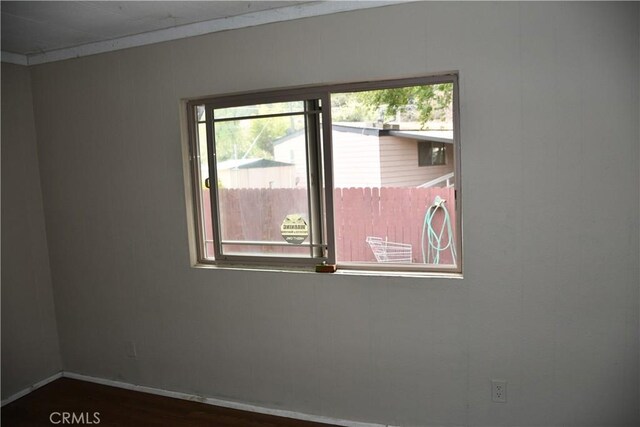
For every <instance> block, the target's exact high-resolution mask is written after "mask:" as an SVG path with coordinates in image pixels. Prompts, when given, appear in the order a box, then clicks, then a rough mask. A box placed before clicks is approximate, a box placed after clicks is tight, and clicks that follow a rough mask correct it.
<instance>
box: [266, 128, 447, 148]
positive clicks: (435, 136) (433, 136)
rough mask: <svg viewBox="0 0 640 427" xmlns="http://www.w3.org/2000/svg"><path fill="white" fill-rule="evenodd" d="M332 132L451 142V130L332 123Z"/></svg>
mask: <svg viewBox="0 0 640 427" xmlns="http://www.w3.org/2000/svg"><path fill="white" fill-rule="evenodd" d="M332 128H333V130H334V132H349V133H357V134H360V135H366V136H377V137H380V136H396V137H398V138H408V139H417V140H419V141H433V142H444V143H447V144H453V131H452V130H399V129H382V128H377V127H372V126H367V125H366V124H365V123H334V124H333V125H332ZM303 133H304V130H299V131H296V132H293V133H291V134H289V135H286V136H283V137H282V138H280V139H277V140H275V141H273V145H274V146H276V145H280V144H282V143H283V142H286V141H288V140H290V139H293V138H296V137H298V136H300V135H302V134H303Z"/></svg>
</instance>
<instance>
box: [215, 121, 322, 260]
mask: <svg viewBox="0 0 640 427" xmlns="http://www.w3.org/2000/svg"><path fill="white" fill-rule="evenodd" d="M217 112H218V110H216V111H215V115H216V117H217ZM214 130H215V133H214V134H215V146H216V154H217V155H216V157H217V166H216V172H217V175H218V180H217V183H216V185H217V190H218V206H219V217H220V231H219V232H220V238H221V240H222V252H223V254H225V255H234V254H241V255H255V256H287V257H306V258H309V257H311V247H310V244H311V243H312V242H311V238H310V235H311V226H312V224H311V223H310V215H309V196H308V183H307V153H306V140H307V132H306V128H305V120H304V116H283V117H270V118H256V119H243V120H232V121H224V122H219V123H215V124H214Z"/></svg>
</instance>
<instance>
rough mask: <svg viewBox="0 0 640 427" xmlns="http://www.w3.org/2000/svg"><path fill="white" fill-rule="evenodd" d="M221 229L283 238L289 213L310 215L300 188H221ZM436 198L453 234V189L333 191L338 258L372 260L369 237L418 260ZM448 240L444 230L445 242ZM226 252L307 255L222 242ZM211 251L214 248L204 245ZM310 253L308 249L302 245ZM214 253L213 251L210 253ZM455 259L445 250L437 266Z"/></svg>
mask: <svg viewBox="0 0 640 427" xmlns="http://www.w3.org/2000/svg"><path fill="white" fill-rule="evenodd" d="M219 194H220V211H221V228H222V238H223V240H242V241H246V240H249V241H282V242H284V240H283V239H282V236H281V235H280V225H281V224H282V221H283V220H284V218H285V216H287V215H288V214H302V216H303V217H305V218H308V214H307V213H308V207H307V195H306V190H304V189H288V188H287V189H220V193H219ZM203 196H204V204H205V224H206V229H207V239H208V240H211V238H212V235H213V234H212V231H211V230H212V229H211V221H210V219H209V218H210V217H211V216H210V215H209V212H210V204H209V192H208V190H204V192H203ZM436 196H440V197H441V198H443V199H444V200H446V203H445V206H446V208H447V210H448V211H449V215H450V217H451V224H452V227H453V229H454V233H455V224H456V213H455V199H454V196H455V195H454V189H453V188H434V187H431V188H399V187H383V188H337V189H335V190H334V193H333V199H334V214H335V215H334V218H335V228H336V250H337V255H338V260H339V261H359V262H362V261H364V262H375V261H376V259H375V257H374V255H373V252H372V250H371V248H370V247H369V245H368V244H367V242H366V238H367V237H368V236H373V237H381V238H383V239H387V240H388V241H389V242H397V243H405V244H410V245H411V247H412V249H413V250H412V253H413V255H412V261H413V262H415V263H421V262H422V249H421V247H422V243H421V241H422V227H423V223H424V218H425V213H426V211H427V208H428V207H429V206H431V205H432V204H433V201H434V199H435V198H436ZM443 218H444V214H443V212H442V210H439V211H438V213H437V214H436V215H435V216H434V220H433V225H434V228H435V229H436V230H437V231H439V230H440V227H441V226H442V222H443ZM447 238H448V235H447V232H446V231H445V232H444V234H443V240H446V239H447ZM225 248H226V249H228V250H234V251H248V250H249V249H251V250H256V249H258V248H259V251H260V252H261V253H265V252H266V253H273V254H277V253H289V254H292V253H305V249H303V248H301V247H298V246H296V245H289V246H286V247H279V246H259V247H253V248H249V247H246V246H244V247H243V246H235V245H234V246H231V245H229V246H225ZM207 249H208V250H209V251H212V246H211V245H208V248H207ZM306 252H308V249H306ZM209 253H212V252H209ZM453 261H454V260H452V258H451V254H450V252H449V251H445V252H443V253H442V254H441V258H440V263H441V264H451V263H453Z"/></svg>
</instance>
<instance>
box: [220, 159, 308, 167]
mask: <svg viewBox="0 0 640 427" xmlns="http://www.w3.org/2000/svg"><path fill="white" fill-rule="evenodd" d="M282 166H295V165H294V164H293V163H285V162H277V161H275V160H269V159H232V160H225V161H223V162H220V163H218V169H219V170H227V169H254V168H276V167H282Z"/></svg>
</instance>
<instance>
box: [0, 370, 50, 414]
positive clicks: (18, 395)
mask: <svg viewBox="0 0 640 427" xmlns="http://www.w3.org/2000/svg"><path fill="white" fill-rule="evenodd" d="M61 377H62V371H60V372H58V373H57V374H53V375H51V376H50V377H49V378H45V379H44V380H42V381H38V382H37V383H35V384H33V385H32V386H31V387H27V388H25V389H24V390H20V391H19V392H17V393H16V394H14V395H12V396H9V397H7V398H6V399H4V400H3V401H2V405H1V406H4V405H7V404H9V403H11V402H13V401H15V400H18V399H20V398H21V397H23V396H26V395H27V394H29V393H31V392H32V391H33V390H37V389H39V388H40V387H42V386H45V385H47V384H49V383H50V382H52V381H55V380H57V379H58V378H61Z"/></svg>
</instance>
